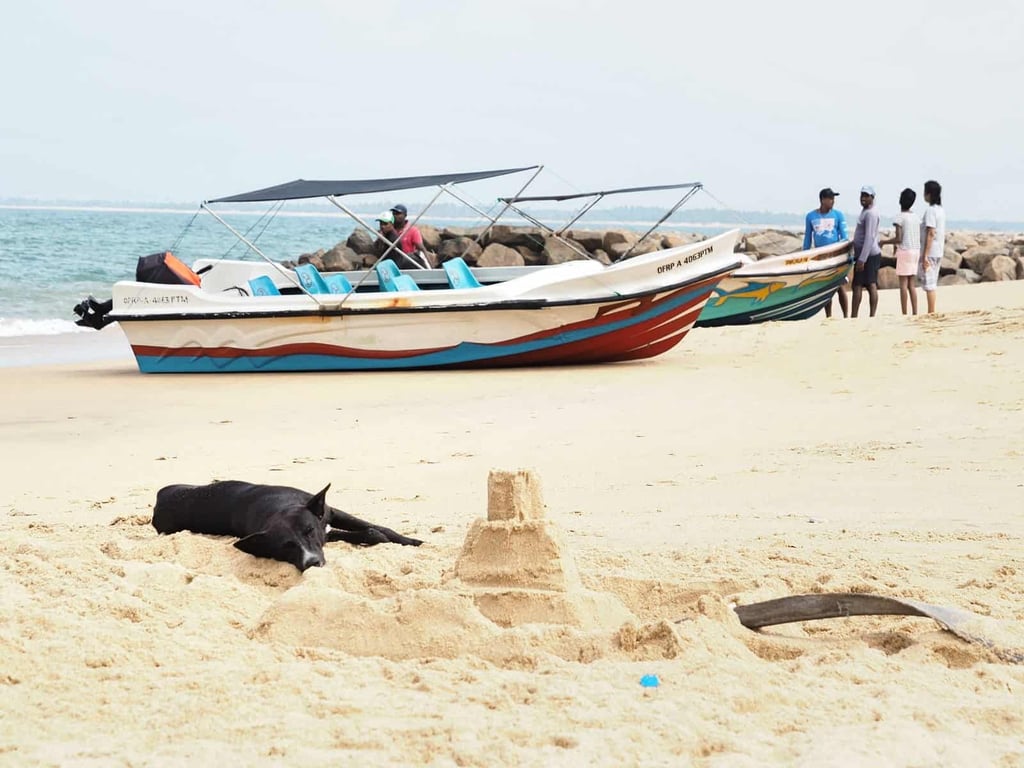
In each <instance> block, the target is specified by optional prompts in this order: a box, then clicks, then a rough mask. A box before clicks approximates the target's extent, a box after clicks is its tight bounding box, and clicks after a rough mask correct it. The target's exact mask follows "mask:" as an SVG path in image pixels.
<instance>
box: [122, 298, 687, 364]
mask: <svg viewBox="0 0 1024 768" xmlns="http://www.w3.org/2000/svg"><path fill="white" fill-rule="evenodd" d="M703 291H704V289H697V290H690V291H687V292H685V293H681V294H680V295H678V296H676V297H674V298H673V299H671V300H664V301H662V302H660V303H658V304H657V305H655V306H653V307H651V308H650V309H648V310H646V311H645V312H641V313H639V314H636V315H633V316H631V317H629V318H627V319H623V320H619V321H616V322H612V323H606V324H603V325H599V326H591V327H587V328H581V329H578V330H575V331H566V332H563V333H552V334H551V335H550V336H545V337H544V338H541V339H534V340H532V341H526V342H521V343H518V344H515V343H513V344H478V343H475V342H463V343H461V344H458V345H456V346H454V347H452V348H450V349H445V350H440V351H437V352H428V353H425V354H422V355H412V356H405V357H392V358H382V357H346V356H344V355H318V354H295V355H283V356H260V355H239V356H237V357H210V356H206V355H199V356H195V357H184V356H180V355H165V356H158V355H136V361H137V362H138V365H139V370H140V371H142V372H143V373H253V372H258V371H278V372H287V371H291V372H294V371H374V370H406V369H412V368H444V367H453V366H460V365H467V364H470V363H479V362H486V361H488V360H497V359H500V358H506V357H514V356H516V355H520V354H525V353H530V352H536V351H538V350H545V349H551V348H555V347H559V346H566V345H569V344H572V343H574V342H578V341H584V340H587V339H592V338H596V337H599V336H601V335H604V334H608V333H614V332H617V331H620V330H623V329H625V328H629V327H630V326H633V325H637V324H640V323H644V322H648V321H650V320H652V319H655V318H657V317H659V316H666V315H668V316H672V315H674V314H677V313H678V310H679V309H680V308H681V307H684V306H686V305H687V304H689V303H691V302H693V301H694V300H695V299H697V298H698V296H699V295H700V294H701V293H702V292H703Z"/></svg>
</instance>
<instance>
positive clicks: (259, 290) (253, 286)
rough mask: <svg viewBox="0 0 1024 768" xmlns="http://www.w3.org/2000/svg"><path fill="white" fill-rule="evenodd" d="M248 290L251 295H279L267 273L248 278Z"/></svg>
mask: <svg viewBox="0 0 1024 768" xmlns="http://www.w3.org/2000/svg"><path fill="white" fill-rule="evenodd" d="M249 290H250V291H252V295H253V296H280V295H281V292H280V291H279V290H277V286H276V285H274V281H273V280H271V279H270V277H269V276H268V275H260V276H259V277H254V278H252V279H251V280H249Z"/></svg>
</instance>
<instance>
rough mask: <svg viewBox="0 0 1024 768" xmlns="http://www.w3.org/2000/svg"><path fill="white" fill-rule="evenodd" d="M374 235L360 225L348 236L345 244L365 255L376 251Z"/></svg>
mask: <svg viewBox="0 0 1024 768" xmlns="http://www.w3.org/2000/svg"><path fill="white" fill-rule="evenodd" d="M374 239H375V238H374V236H373V235H371V234H370V233H369V232H367V231H366V230H365V229H363V228H362V227H358V228H356V229H354V230H353V231H352V234H351V235H349V236H348V240H346V241H345V245H347V246H348V247H349V248H351V249H352V250H353V251H354V252H355V253H358V254H360V255H363V256H365V255H366V254H370V253H373V252H374V245H373V241H374Z"/></svg>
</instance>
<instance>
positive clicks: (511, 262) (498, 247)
mask: <svg viewBox="0 0 1024 768" xmlns="http://www.w3.org/2000/svg"><path fill="white" fill-rule="evenodd" d="M476 264H477V266H478V267H522V266H524V265H525V264H526V261H525V260H524V259H523V256H522V254H521V253H519V251H517V250H516V249H515V248H509V247H508V246H507V245H502V244H501V243H491V244H490V245H488V246H487V247H486V248H484V250H483V252H482V253H481V254H480V256H479V258H477V260H476Z"/></svg>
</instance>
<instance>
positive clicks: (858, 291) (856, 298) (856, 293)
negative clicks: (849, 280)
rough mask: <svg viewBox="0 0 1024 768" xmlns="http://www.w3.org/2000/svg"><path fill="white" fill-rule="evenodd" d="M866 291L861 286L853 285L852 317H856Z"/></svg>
mask: <svg viewBox="0 0 1024 768" xmlns="http://www.w3.org/2000/svg"><path fill="white" fill-rule="evenodd" d="M863 292H864V289H863V288H862V287H861V286H859V285H855V286H853V306H852V307H851V310H852V311H851V312H850V317H856V316H857V312H858V311H859V310H860V300H861V296H862V294H863Z"/></svg>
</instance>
